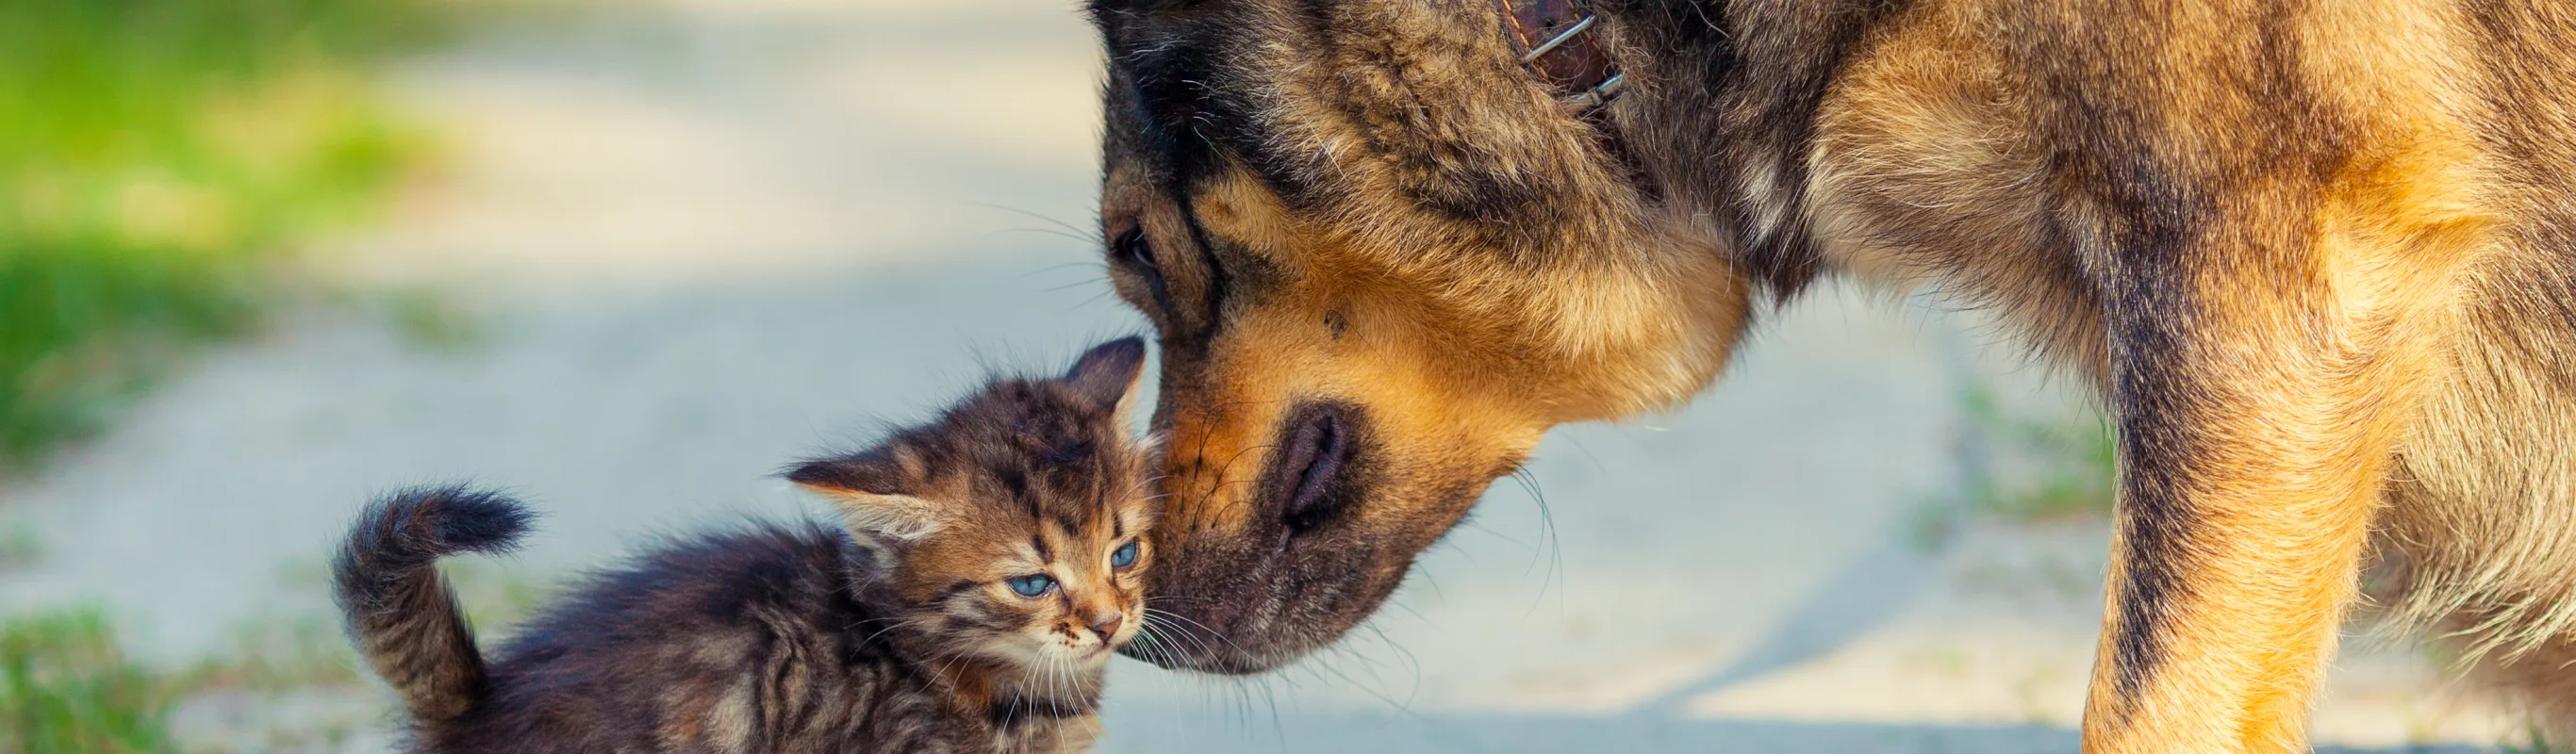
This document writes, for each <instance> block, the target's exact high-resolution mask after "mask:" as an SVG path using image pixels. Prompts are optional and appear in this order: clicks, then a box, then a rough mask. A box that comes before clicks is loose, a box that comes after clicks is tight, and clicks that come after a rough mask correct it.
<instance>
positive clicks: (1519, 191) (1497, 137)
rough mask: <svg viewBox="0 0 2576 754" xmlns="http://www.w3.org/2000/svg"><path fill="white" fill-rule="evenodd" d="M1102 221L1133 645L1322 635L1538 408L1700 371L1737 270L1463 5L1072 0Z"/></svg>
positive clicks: (1733, 292)
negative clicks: (1153, 354)
mask: <svg viewBox="0 0 2576 754" xmlns="http://www.w3.org/2000/svg"><path fill="white" fill-rule="evenodd" d="M1092 11H1093V14H1094V17H1095V19H1096V21H1097V23H1098V26H1099V28H1100V31H1101V33H1102V35H1103V37H1104V39H1105V41H1106V44H1107V47H1108V60H1109V72H1108V81H1107V87H1106V93H1105V97H1106V121H1107V123H1106V134H1105V139H1104V142H1105V143H1104V171H1105V172H1104V178H1103V181H1104V183H1103V187H1102V194H1101V222H1102V224H1103V225H1102V232H1103V234H1104V237H1105V238H1106V239H1108V244H1107V253H1108V256H1109V268H1110V276H1111V279H1112V281H1113V284H1114V285H1115V286H1116V288H1117V291H1118V294H1119V295H1120V296H1121V297H1122V298H1124V299H1125V300H1126V301H1127V302H1128V303H1130V304H1132V305H1134V306H1135V307H1136V308H1138V309H1140V310H1142V311H1144V312H1145V314H1146V316H1148V317H1149V318H1151V319H1152V320H1153V323H1154V325H1155V327H1156V328H1157V329H1158V331H1159V334H1160V338H1161V343H1162V346H1163V354H1164V356H1163V380H1162V394H1161V400H1160V404H1159V408H1158V409H1157V411H1156V413H1155V426H1156V428H1157V430H1158V431H1160V432H1162V433H1164V442H1165V443H1166V447H1167V448H1168V453H1169V455H1168V456H1167V459H1166V460H1167V464H1166V467H1165V469H1164V471H1165V473H1167V474H1168V475H1169V476H1168V478H1167V481H1166V482H1165V486H1164V491H1165V492H1166V493H1167V494H1168V495H1169V497H1168V498H1167V501H1166V506H1167V507H1166V511H1167V513H1166V515H1165V517H1164V519H1163V520H1164V525H1163V526H1162V527H1160V528H1158V529H1157V530H1156V538H1157V543H1156V544H1157V552H1159V553H1161V555H1160V557H1161V558H1162V563H1161V565H1160V566H1159V570H1158V571H1157V572H1156V574H1155V576H1154V579H1153V582H1154V583H1153V585H1152V588H1151V593H1152V596H1151V597H1150V598H1149V600H1148V603H1147V606H1148V607H1149V608H1150V609H1151V610H1152V611H1154V612H1155V613H1159V614H1161V616H1163V619H1162V620H1152V621H1151V622H1153V623H1155V624H1157V628H1156V630H1157V631H1158V632H1159V633H1164V634H1167V635H1170V634H1177V635H1175V636H1171V638H1170V640H1168V641H1164V642H1159V643H1157V644H1159V650H1160V651H1157V649H1156V648H1154V647H1151V646H1149V647H1144V648H1140V649H1139V650H1135V651H1137V653H1139V654H1141V655H1145V656H1147V659H1151V660H1155V661H1157V662H1160V663H1162V664H1165V665H1167V666H1178V667H1189V668H1196V669H1202V670H1212V671H1220V672H1232V673H1247V672H1255V671H1260V670H1264V669H1268V668H1271V667H1275V666H1277V665H1279V664H1281V663H1283V662H1286V661H1288V660H1291V659H1294V658H1296V657H1298V656H1300V655H1302V654H1303V653H1305V652H1306V651H1308V650H1311V649H1313V648H1316V647H1318V646H1321V645H1323V644H1326V643H1329V642H1331V641H1333V640H1335V639H1337V638H1339V637H1340V636H1341V635H1342V633H1343V632H1345V631H1347V630H1349V629H1350V628H1351V627H1352V626H1353V625H1356V624H1357V623H1358V622H1359V621H1361V620H1362V619H1364V618H1366V617H1367V616H1368V615H1369V614H1370V613H1371V612H1372V611H1373V610H1375V609H1376V608H1377V606H1378V605H1379V603H1380V602H1382V601H1383V600H1384V599H1385V598H1386V596H1387V595H1388V594H1389V593H1390V592H1392V591H1393V590H1394V589H1395V588H1396V586H1397V585H1398V584H1399V583H1400V582H1401V581H1402V580H1403V578H1404V575H1405V573H1406V572H1407V570H1408V569H1409V568H1410V566H1411V565H1412V563H1413V560H1414V558H1415V557H1416V556H1417V555H1419V554H1420V553H1421V552H1422V551H1423V550H1424V549H1425V548H1427V547H1429V546H1430V545H1431V544H1432V543H1433V542H1434V541H1436V540H1438V539H1439V538H1440V537H1441V535H1442V534H1444V533H1446V532H1447V531H1448V530H1449V529H1450V527H1452V526H1454V525H1455V524H1457V522H1458V521H1459V520H1460V519H1461V518H1462V517H1463V516H1464V515H1465V514H1466V512H1467V509H1468V507H1469V506H1470V505H1471V504H1472V503H1473V502H1474V501H1475V500H1476V498H1477V497H1478V496H1479V495H1480V494H1482V492H1483V491H1484V489H1485V488H1486V486H1487V485H1488V484H1490V483H1491V482H1492V481H1493V480H1494V479H1495V478H1497V477H1499V476H1501V475H1504V474H1507V473H1510V472H1511V471H1512V470H1513V469H1514V468H1516V467H1518V465H1519V464H1520V463H1521V462H1522V460H1523V459H1524V458H1525V457H1526V456H1527V455H1528V454H1529V452H1530V451H1531V449H1532V448H1533V447H1535V446H1536V445H1537V444H1538V441H1539V438H1540V436H1541V434H1543V433H1544V432H1545V430H1546V429H1547V428H1548V427H1549V426H1552V425H1554V424H1558V423H1561V422H1567V421H1577V420H1586V419H1600V418H1610V417H1619V416H1626V415H1630V414H1634V413H1637V412H1640V411H1646V410H1651V409H1655V408H1659V407H1663V406H1667V405H1671V404H1673V403H1676V402H1678V401H1680V400H1681V399H1683V398H1685V397H1687V396H1688V395H1689V394H1690V393H1691V392H1693V391H1694V390H1696V389H1697V388H1699V387H1700V386H1702V385H1705V384H1708V382H1709V381H1711V380H1712V379H1713V378H1714V377H1715V374H1716V372H1717V370H1718V369H1719V368H1720V366H1721V365H1722V364H1723V363H1724V362H1725V360H1726V357H1727V353H1728V351H1729V349H1730V348H1731V347H1732V344H1733V342H1734V340H1735V337H1736V334H1737V332H1738V330H1739V329H1740V328H1741V326H1742V324H1743V322H1744V317H1745V308H1746V300H1747V296H1748V294H1747V290H1746V288H1747V284H1746V283H1745V281H1744V278H1743V277H1742V276H1741V275H1739V274H1737V273H1736V271H1735V270H1734V269H1733V268H1732V267H1730V266H1729V264H1728V263H1727V262H1726V261H1725V260H1726V255H1725V254H1724V253H1722V252H1721V251H1719V250H1718V249H1716V248H1715V245H1714V244H1715V241H1714V239H1712V238H1711V237H1709V234H1708V232H1707V231H1706V230H1705V229H1704V226H1705V223H1693V222H1685V221H1681V220H1678V219H1667V218H1666V215H1665V214H1663V213H1662V211H1661V210H1658V209H1657V208H1656V207H1655V205H1654V204H1653V203H1652V202H1649V201H1647V200H1646V199H1644V198H1643V197H1641V195H1640V192H1639V190H1638V189H1637V188H1636V186H1634V185H1632V183H1631V179H1630V178H1629V177H1628V174H1627V172H1626V171H1624V170H1623V169H1622V168H1621V163H1620V162H1618V161H1617V160H1616V159H1614V158H1613V157H1612V156H1611V155H1610V154H1608V153H1607V152H1606V151H1605V149H1604V146H1603V144H1602V143H1601V141H1600V138H1599V136H1598V135H1597V134H1596V133H1595V132H1594V130H1593V126H1591V125H1588V124H1586V123H1585V122H1583V121H1582V120H1580V119H1579V118H1578V117H1576V115H1575V114H1574V113H1571V112H1569V111H1567V110H1566V109H1564V107H1563V106H1562V105H1560V104H1559V103H1558V102H1557V101H1555V99H1554V97H1553V94H1552V93H1551V92H1550V91H1549V89H1548V87H1547V86H1546V85H1545V84H1543V83H1542V82H1540V81H1539V80H1537V79H1536V78H1534V77H1532V76H1531V75H1530V74H1529V73H1528V72H1527V71H1526V70H1525V69H1524V68H1523V67H1522V65H1521V64H1520V63H1519V62H1518V60H1517V59H1516V51H1515V49H1514V47H1513V44H1514V43H1513V42H1512V39H1511V38H1510V37H1507V36H1506V31H1505V29H1504V27H1503V26H1501V24H1502V23H1503V19H1502V18H1501V17H1500V15H1499V14H1496V13H1494V12H1492V9H1491V7H1490V6H1488V5H1487V4H1485V3H1480V2H1473V1H1471V0H1459V1H1457V2H1349V3H1315V2H1289V1H1287V0H1197V1H1191V0H1161V1H1156V0H1095V2H1094V3H1093V8H1092Z"/></svg>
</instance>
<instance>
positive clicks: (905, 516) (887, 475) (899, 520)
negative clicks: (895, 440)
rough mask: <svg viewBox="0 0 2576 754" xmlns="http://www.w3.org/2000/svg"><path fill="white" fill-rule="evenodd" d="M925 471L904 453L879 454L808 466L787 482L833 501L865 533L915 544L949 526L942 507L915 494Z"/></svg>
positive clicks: (789, 476) (790, 474)
mask: <svg viewBox="0 0 2576 754" xmlns="http://www.w3.org/2000/svg"><path fill="white" fill-rule="evenodd" d="M920 466H921V463H920V460H919V459H917V458H914V457H913V456H912V455H911V454H910V453H907V452H904V451H903V450H901V449H895V450H891V451H889V450H883V449H879V450H871V451H868V452H865V453H860V454H857V455H849V456H840V457H836V458H825V459H821V460H816V461H808V462H806V463H804V464H802V465H799V466H797V467H796V468H795V469H794V470H791V471H789V472H787V481H790V482H795V483H796V484H797V485H798V486H801V487H804V488H805V489H808V490H812V491H814V492H817V493H820V494H822V495H823V496H824V497H827V498H831V500H832V504H833V505H834V507H837V508H840V509H841V517H842V518H843V519H844V520H847V521H848V522H849V524H850V528H851V529H852V530H853V531H855V532H857V533H859V534H862V535H872V536H878V537H886V538H890V539H894V540H897V541H901V542H913V541H918V540H920V539H921V538H923V537H928V536H930V534H931V532H935V531H938V530H939V527H940V526H941V525H942V524H945V523H946V522H947V521H946V517H945V512H944V511H943V509H942V508H941V507H940V505H939V504H938V503H936V502H932V501H930V500H925V499H922V498H919V497H914V496H913V495H911V494H910V491H911V490H912V489H913V488H914V487H915V485H914V484H913V483H912V480H914V479H918V478H920Z"/></svg>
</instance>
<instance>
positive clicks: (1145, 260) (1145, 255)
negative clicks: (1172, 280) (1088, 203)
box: [1109, 228, 1163, 278]
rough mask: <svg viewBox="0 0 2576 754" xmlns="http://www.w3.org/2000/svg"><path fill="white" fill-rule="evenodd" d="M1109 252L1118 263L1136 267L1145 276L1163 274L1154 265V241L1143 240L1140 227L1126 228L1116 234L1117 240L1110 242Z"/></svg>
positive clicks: (1143, 236)
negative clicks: (1123, 231)
mask: <svg viewBox="0 0 2576 754" xmlns="http://www.w3.org/2000/svg"><path fill="white" fill-rule="evenodd" d="M1109 253H1111V254H1113V255H1116V257H1117V259H1118V261H1119V262H1120V263H1123V264H1126V265H1128V266H1130V267H1134V268H1136V271H1137V272H1142V273H1145V275H1146V276H1147V277H1153V278H1161V277H1162V276H1163V271H1162V270H1160V269H1156V268H1155V267H1154V242H1152V241H1148V240H1145V230H1144V229H1142V228H1128V229H1127V232H1125V233H1120V234H1118V240H1116V241H1113V242H1111V243H1110V247H1109Z"/></svg>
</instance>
